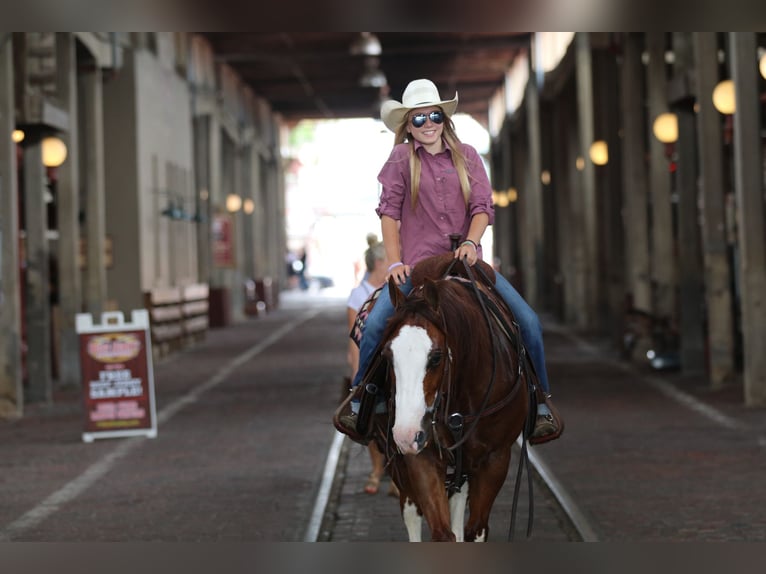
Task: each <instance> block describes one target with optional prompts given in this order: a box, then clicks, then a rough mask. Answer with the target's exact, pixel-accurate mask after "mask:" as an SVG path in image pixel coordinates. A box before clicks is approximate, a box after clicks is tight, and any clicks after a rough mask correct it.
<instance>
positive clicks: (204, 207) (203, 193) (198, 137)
mask: <svg viewBox="0 0 766 574" xmlns="http://www.w3.org/2000/svg"><path fill="white" fill-rule="evenodd" d="M210 161H211V160H210V118H209V116H198V117H196V118H194V166H195V173H194V178H195V180H194V184H195V205H196V213H197V215H199V218H198V220H197V224H196V227H197V276H198V278H199V280H200V281H202V282H209V281H210V259H211V253H210V246H211V244H212V237H211V236H210V223H211V217H212V212H211V210H210Z"/></svg>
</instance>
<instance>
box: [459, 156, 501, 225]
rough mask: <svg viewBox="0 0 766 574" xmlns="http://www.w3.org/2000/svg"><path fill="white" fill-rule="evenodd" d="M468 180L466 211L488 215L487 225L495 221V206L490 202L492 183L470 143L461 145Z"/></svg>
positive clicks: (472, 213) (472, 214)
mask: <svg viewBox="0 0 766 574" xmlns="http://www.w3.org/2000/svg"><path fill="white" fill-rule="evenodd" d="M463 155H464V156H465V162H466V169H467V170H468V181H469V182H470V183H471V198H470V200H469V202H468V211H469V212H470V214H471V217H473V216H474V215H476V214H477V213H486V214H487V217H489V225H492V224H493V223H494V222H495V208H494V205H493V204H492V185H491V184H490V183H489V178H488V177H487V170H486V169H485V168H484V162H482V160H481V157H480V156H479V153H478V152H477V151H476V149H475V148H473V147H472V146H470V145H465V144H464V145H463Z"/></svg>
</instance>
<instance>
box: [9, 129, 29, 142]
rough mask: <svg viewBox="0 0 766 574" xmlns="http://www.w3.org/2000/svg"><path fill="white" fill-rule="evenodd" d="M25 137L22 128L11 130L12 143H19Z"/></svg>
mask: <svg viewBox="0 0 766 574" xmlns="http://www.w3.org/2000/svg"><path fill="white" fill-rule="evenodd" d="M25 137H26V134H25V133H24V130H13V134H12V135H11V139H12V140H13V143H21V142H23V141H24V138H25Z"/></svg>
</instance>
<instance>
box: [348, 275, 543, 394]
mask: <svg viewBox="0 0 766 574" xmlns="http://www.w3.org/2000/svg"><path fill="white" fill-rule="evenodd" d="M495 277H496V279H495V288H496V289H497V292H498V293H499V294H500V296H501V297H502V298H503V299H504V300H505V302H506V303H508V306H509V307H510V308H511V311H513V314H514V316H515V318H516V322H517V323H518V324H519V328H520V329H521V338H522V340H523V341H524V345H525V346H526V348H527V352H528V353H529V358H530V360H531V361H532V365H534V367H535V372H536V373H537V378H538V380H539V381H540V386H541V387H542V389H543V391H544V392H545V394H546V395H547V394H548V393H549V392H550V390H549V388H548V373H547V371H546V370H545V351H544V350H543V328H542V325H541V324H540V319H539V318H538V317H537V313H535V312H534V310H533V309H532V307H530V306H529V304H528V303H527V302H526V301H524V299H523V297H522V296H521V295H519V292H518V291H516V289H514V288H513V285H511V284H510V283H509V282H508V280H507V279H506V278H505V277H503V276H502V275H500V273H496V274H495ZM399 289H401V291H402V293H404V294H405V295H409V293H410V291H412V279H411V278H410V277H407V281H405V282H404V284H403V285H400V286H399ZM393 313H394V305H393V303H391V297H390V296H389V293H388V287H386V286H384V287H383V290H382V291H381V292H380V296H379V297H378V300H377V301H375V305H374V306H373V307H372V310H371V311H370V314H369V315H368V316H367V321H366V322H365V324H364V332H363V334H362V340H361V342H360V344H359V368H358V369H357V371H356V376H355V377H354V382H353V385H352V386H354V387H356V386H357V385H358V384H359V383H361V382H362V379H363V378H364V375H365V371H367V367H368V366H369V364H370V361H371V360H372V356H373V354H374V353H375V349H377V348H378V344H379V343H380V339H381V337H382V336H383V331H384V330H385V328H386V322H387V321H388V318H389V317H391V315H393ZM352 406H353V405H352Z"/></svg>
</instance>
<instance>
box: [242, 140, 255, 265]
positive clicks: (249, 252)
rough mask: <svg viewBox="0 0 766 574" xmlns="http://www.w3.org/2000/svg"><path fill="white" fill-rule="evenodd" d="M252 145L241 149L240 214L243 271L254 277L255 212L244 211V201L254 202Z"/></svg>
mask: <svg viewBox="0 0 766 574" xmlns="http://www.w3.org/2000/svg"><path fill="white" fill-rule="evenodd" d="M253 157H254V154H253V146H252V145H247V146H246V147H245V148H244V149H243V151H242V215H243V220H244V225H243V228H244V229H243V230H242V231H243V234H244V248H245V254H244V256H245V259H244V268H243V272H244V274H245V277H247V278H253V277H255V254H254V250H255V238H254V229H253V221H254V219H255V213H254V212H253V213H247V212H245V201H246V200H248V199H249V200H251V201H253V204H255V198H254V197H253V167H252V164H253Z"/></svg>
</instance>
